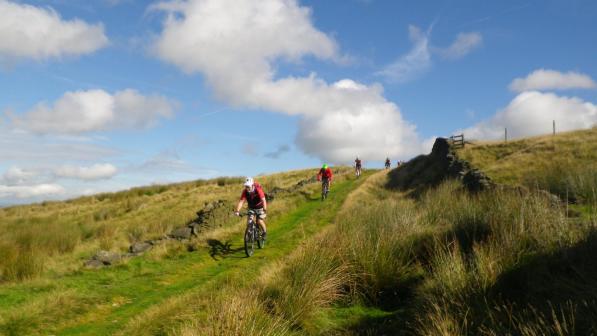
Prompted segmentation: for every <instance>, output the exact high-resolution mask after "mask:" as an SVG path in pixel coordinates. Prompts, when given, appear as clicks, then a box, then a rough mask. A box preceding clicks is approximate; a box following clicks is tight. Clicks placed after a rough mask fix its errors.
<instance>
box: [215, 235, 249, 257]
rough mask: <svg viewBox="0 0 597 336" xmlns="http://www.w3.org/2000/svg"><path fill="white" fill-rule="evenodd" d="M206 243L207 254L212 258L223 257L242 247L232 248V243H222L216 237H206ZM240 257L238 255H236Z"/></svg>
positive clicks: (240, 249) (229, 255) (230, 255)
mask: <svg viewBox="0 0 597 336" xmlns="http://www.w3.org/2000/svg"><path fill="white" fill-rule="evenodd" d="M207 244H208V245H209V256H210V257H212V258H213V259H214V260H218V258H219V259H224V258H228V257H235V256H233V255H234V254H235V253H236V252H239V251H242V250H243V248H242V247H237V248H232V243H231V242H230V241H226V242H224V243H222V242H221V241H219V240H217V239H208V240H207ZM237 258H240V257H237Z"/></svg>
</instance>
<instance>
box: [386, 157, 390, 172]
mask: <svg viewBox="0 0 597 336" xmlns="http://www.w3.org/2000/svg"><path fill="white" fill-rule="evenodd" d="M390 165H391V163H390V158H386V169H389V168H390Z"/></svg>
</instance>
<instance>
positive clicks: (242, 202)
mask: <svg viewBox="0 0 597 336" xmlns="http://www.w3.org/2000/svg"><path fill="white" fill-rule="evenodd" d="M244 203H245V200H244V199H241V200H240V201H238V204H237V205H236V211H235V212H239V211H240V209H242V207H243V204H244Z"/></svg>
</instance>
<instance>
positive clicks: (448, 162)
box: [387, 138, 495, 194]
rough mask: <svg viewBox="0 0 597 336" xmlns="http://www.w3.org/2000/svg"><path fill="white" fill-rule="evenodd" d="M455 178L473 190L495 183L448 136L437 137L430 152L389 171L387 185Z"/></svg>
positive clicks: (413, 186) (418, 188)
mask: <svg viewBox="0 0 597 336" xmlns="http://www.w3.org/2000/svg"><path fill="white" fill-rule="evenodd" d="M449 178H455V179H458V180H460V181H462V184H463V185H464V187H465V188H467V189H468V190H469V191H471V192H478V191H482V190H486V189H490V188H492V187H494V186H495V184H494V183H493V182H492V181H491V179H490V178H489V177H488V176H487V175H485V174H484V173H483V172H482V171H480V170H478V169H474V168H472V167H471V165H470V163H469V162H467V161H465V160H462V159H459V158H458V156H457V155H456V153H455V152H454V150H453V149H452V148H451V147H450V143H449V142H448V140H447V139H445V138H437V139H436V140H435V143H434V144H433V149H432V150H431V153H430V154H428V155H420V156H418V157H416V158H414V159H412V160H411V161H409V162H407V163H406V164H404V165H402V166H400V167H399V168H397V169H394V170H392V171H391V172H390V173H389V180H388V183H387V187H389V188H398V189H402V190H414V192H415V193H416V194H419V193H420V192H422V191H423V190H425V189H427V188H430V187H434V186H437V185H438V184H440V183H441V182H442V181H444V180H446V179H449Z"/></svg>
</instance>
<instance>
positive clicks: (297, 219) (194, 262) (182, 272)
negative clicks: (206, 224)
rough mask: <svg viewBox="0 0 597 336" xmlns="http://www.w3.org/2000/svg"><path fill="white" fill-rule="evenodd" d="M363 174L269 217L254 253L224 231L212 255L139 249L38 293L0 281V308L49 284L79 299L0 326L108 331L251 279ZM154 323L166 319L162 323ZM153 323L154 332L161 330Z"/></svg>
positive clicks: (329, 211) (330, 211)
mask: <svg viewBox="0 0 597 336" xmlns="http://www.w3.org/2000/svg"><path fill="white" fill-rule="evenodd" d="M364 180H365V179H364V178H362V179H360V180H358V181H354V180H347V181H343V182H340V183H338V184H336V185H335V186H334V189H333V193H332V194H331V195H330V198H329V199H328V200H326V202H321V201H320V200H319V198H318V197H316V196H317V195H314V196H312V198H310V199H309V200H307V201H305V202H304V203H303V204H300V205H299V206H298V207H297V208H296V209H295V210H293V211H292V212H290V213H288V214H285V215H283V216H279V217H277V218H271V219H270V221H269V224H268V225H269V226H268V244H267V246H266V248H265V249H263V250H258V251H256V253H255V255H254V256H253V257H251V258H245V256H244V251H243V250H242V235H241V234H240V233H236V234H234V235H233V236H232V237H228V238H229V239H230V240H229V241H227V242H226V243H227V246H229V249H228V250H226V251H225V252H227V253H225V254H222V255H216V258H212V256H210V251H209V249H201V250H199V251H197V252H193V253H183V254H181V255H179V256H176V257H175V258H173V259H164V260H159V261H155V260H151V259H149V258H145V257H140V258H135V259H132V260H130V261H129V262H127V263H125V264H123V265H119V266H116V267H113V268H107V269H103V270H99V271H90V270H82V271H79V272H76V273H75V274H73V275H70V276H67V277H64V278H61V279H57V280H56V281H55V282H53V283H52V284H51V285H49V286H48V287H47V290H43V289H42V290H39V291H38V292H37V293H36V291H34V290H32V288H30V285H26V284H25V285H22V286H18V285H15V286H11V287H7V288H0V298H2V301H3V302H4V303H0V313H1V312H2V311H5V312H6V311H10V310H11V307H10V306H13V304H14V303H16V302H19V301H23V300H26V301H30V300H35V299H36V297H38V296H43V295H44V294H45V295H46V296H50V297H51V296H52V291H57V290H58V289H59V291H61V292H67V293H71V292H73V291H74V292H75V293H76V295H75V298H76V299H75V300H76V301H77V303H72V302H71V307H72V308H74V309H69V308H68V305H67V306H66V307H65V308H64V309H65V311H64V312H62V313H57V312H51V314H50V315H56V316H55V319H54V320H53V321H52V320H51V321H47V320H45V319H44V318H43V317H38V318H37V319H36V318H34V317H33V316H32V318H31V319H30V320H29V321H27V320H26V319H25V320H23V321H19V320H18V319H17V320H9V321H8V322H7V321H4V325H3V326H2V329H0V331H4V333H5V334H9V335H10V334H28V333H38V332H41V333H43V334H56V335H90V334H93V335H112V334H116V333H118V332H119V331H123V330H125V328H126V327H127V324H129V323H130V321H131V319H133V318H135V317H136V316H139V315H140V314H143V313H144V312H146V311H149V310H151V309H155V307H159V306H160V305H162V304H163V303H165V302H167V301H168V300H171V299H172V298H176V297H181V296H184V295H189V293H201V292H203V291H206V290H213V289H214V288H217V287H218V284H219V283H222V282H226V281H227V280H229V279H231V278H232V279H234V278H235V277H236V278H237V279H239V278H242V279H243V280H245V281H247V280H250V279H255V278H256V277H257V276H258V275H259V272H260V269H261V268H262V267H263V266H265V265H268V264H270V263H272V262H273V261H275V260H278V259H281V258H282V257H284V256H285V255H287V254H288V253H290V252H291V251H293V250H294V249H295V248H296V247H297V246H298V245H299V244H300V243H301V241H303V240H304V239H305V238H307V237H310V236H312V235H313V234H315V233H316V232H318V231H320V230H321V229H322V228H323V227H325V226H326V225H327V224H329V223H331V222H332V221H333V219H334V217H335V216H336V213H337V211H338V209H339V208H340V207H341V205H342V204H343V202H344V200H345V199H346V197H347V196H348V195H349V193H350V192H351V191H352V190H354V188H356V187H357V186H358V185H359V184H360V183H362V182H363V181H364ZM273 206H275V203H273ZM11 303H12V304H11ZM7 305H8V306H7ZM13 307H14V306H13ZM57 308H59V307H57ZM42 310H43V309H42ZM42 313H43V312H42ZM170 319H172V317H170ZM7 323H8V324H7ZM10 323H13V324H12V325H11V324H10ZM157 325H158V327H166V326H164V325H160V324H159V323H158V324H157ZM150 331H151V332H152V333H154V334H155V333H163V332H165V330H150ZM123 333H124V332H123Z"/></svg>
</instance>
